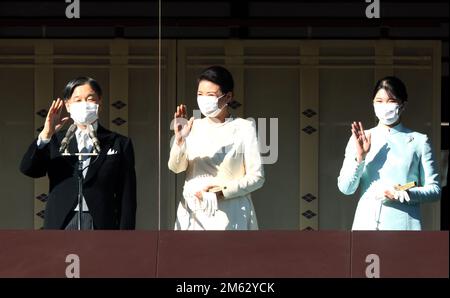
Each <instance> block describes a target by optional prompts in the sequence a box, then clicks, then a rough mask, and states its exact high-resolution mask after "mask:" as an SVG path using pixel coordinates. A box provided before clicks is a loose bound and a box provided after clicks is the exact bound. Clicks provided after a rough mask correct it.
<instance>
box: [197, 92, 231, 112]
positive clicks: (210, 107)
mask: <svg viewBox="0 0 450 298" xmlns="http://www.w3.org/2000/svg"><path fill="white" fill-rule="evenodd" d="M224 96H225V94H224V95H222V96H220V97H217V96H205V95H198V96H197V103H198V107H199V108H200V111H201V112H202V114H203V115H204V116H206V117H216V116H217V115H219V114H220V112H221V111H222V109H223V108H222V109H219V99H221V98H222V97H224Z"/></svg>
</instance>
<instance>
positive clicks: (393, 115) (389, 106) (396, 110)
mask: <svg viewBox="0 0 450 298" xmlns="http://www.w3.org/2000/svg"><path fill="white" fill-rule="evenodd" d="M373 107H374V110H375V115H376V116H377V118H378V119H379V120H380V122H381V123H383V124H384V125H391V124H393V123H395V122H397V121H398V119H399V118H400V114H401V113H402V109H401V106H400V105H399V104H397V103H374V104H373Z"/></svg>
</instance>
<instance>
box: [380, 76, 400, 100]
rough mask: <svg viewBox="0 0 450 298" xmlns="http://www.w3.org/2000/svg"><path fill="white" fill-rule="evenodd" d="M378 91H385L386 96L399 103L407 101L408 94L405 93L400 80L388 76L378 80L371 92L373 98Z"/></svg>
mask: <svg viewBox="0 0 450 298" xmlns="http://www.w3.org/2000/svg"><path fill="white" fill-rule="evenodd" d="M380 89H384V90H386V92H387V94H388V95H389V96H390V97H392V98H394V99H397V100H399V101H400V102H401V103H404V102H405V101H408V92H407V91H406V86H405V84H404V83H403V82H402V80H400V79H399V78H397V77H394V76H388V77H384V78H382V79H381V80H379V81H378V82H377V83H376V84H375V89H374V90H373V97H375V95H376V94H377V92H378V91H379V90H380Z"/></svg>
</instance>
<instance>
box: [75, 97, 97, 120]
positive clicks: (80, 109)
mask: <svg viewBox="0 0 450 298" xmlns="http://www.w3.org/2000/svg"><path fill="white" fill-rule="evenodd" d="M69 113H70V117H71V118H72V119H73V121H74V122H75V123H77V124H81V125H88V124H92V123H93V122H94V121H95V120H97V119H98V104H96V103H92V102H85V101H82V102H74V103H72V104H70V106H69Z"/></svg>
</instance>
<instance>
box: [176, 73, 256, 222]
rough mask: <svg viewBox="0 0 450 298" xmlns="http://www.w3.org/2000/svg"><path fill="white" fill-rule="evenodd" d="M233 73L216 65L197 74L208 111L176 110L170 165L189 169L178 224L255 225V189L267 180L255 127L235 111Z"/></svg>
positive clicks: (201, 101)
mask: <svg viewBox="0 0 450 298" xmlns="http://www.w3.org/2000/svg"><path fill="white" fill-rule="evenodd" d="M233 87H234V83H233V78H232V76H231V74H230V72H229V71H228V70H226V69H225V68H223V67H220V66H212V67H209V68H207V69H206V70H204V71H203V72H202V74H201V75H200V76H199V78H198V90H197V103H198V105H199V108H200V111H201V112H202V114H203V115H204V116H205V117H204V118H202V119H194V118H193V117H192V118H191V119H189V121H188V120H187V117H186V116H187V115H186V106H185V105H179V106H178V107H177V111H176V112H175V114H174V131H175V138H174V142H173V144H172V148H171V151H170V158H169V162H168V166H169V169H170V170H171V171H173V172H174V173H180V172H183V171H186V181H185V184H184V188H183V197H182V198H181V201H180V203H179V205H178V210H177V220H176V223H175V230H257V229H258V223H257V220H256V215H255V210H254V207H253V203H252V199H251V192H253V191H255V190H257V189H258V188H260V187H261V186H262V185H263V184H264V170H263V166H262V163H261V155H260V152H259V146H258V141H257V137H256V127H255V124H254V122H253V121H250V120H245V119H242V118H236V117H233V116H232V115H231V114H230V111H229V110H228V106H229V104H230V103H231V102H233Z"/></svg>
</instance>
